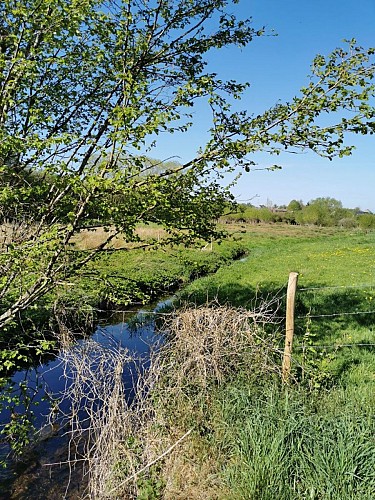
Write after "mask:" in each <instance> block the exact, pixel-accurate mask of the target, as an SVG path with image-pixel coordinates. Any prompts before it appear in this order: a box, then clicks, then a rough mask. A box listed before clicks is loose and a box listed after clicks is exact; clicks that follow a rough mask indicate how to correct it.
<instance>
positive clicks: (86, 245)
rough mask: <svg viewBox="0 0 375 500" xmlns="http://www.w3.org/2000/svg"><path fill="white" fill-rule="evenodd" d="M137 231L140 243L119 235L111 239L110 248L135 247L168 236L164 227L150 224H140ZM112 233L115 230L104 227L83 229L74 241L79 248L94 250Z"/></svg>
mask: <svg viewBox="0 0 375 500" xmlns="http://www.w3.org/2000/svg"><path fill="white" fill-rule="evenodd" d="M135 233H136V235H137V236H138V237H139V238H140V240H141V241H140V243H137V242H135V243H134V242H129V241H127V240H126V238H124V237H123V236H121V235H119V236H116V237H115V238H114V239H113V240H111V243H110V244H109V245H108V248H113V249H120V248H129V247H134V246H137V245H139V244H142V243H144V242H149V241H151V240H155V241H160V240H161V239H162V238H164V237H165V236H166V232H165V231H164V229H162V228H159V227H150V226H139V227H137V228H136V231H135ZM112 234H114V230H110V231H106V230H105V229H104V228H103V227H97V228H95V229H83V230H82V231H80V232H79V233H78V234H76V235H75V236H74V238H73V239H72V243H74V244H75V246H76V247H77V248H78V249H79V250H92V249H94V248H96V247H98V246H99V245H101V244H102V243H103V242H104V241H106V239H107V238H108V236H110V235H112Z"/></svg>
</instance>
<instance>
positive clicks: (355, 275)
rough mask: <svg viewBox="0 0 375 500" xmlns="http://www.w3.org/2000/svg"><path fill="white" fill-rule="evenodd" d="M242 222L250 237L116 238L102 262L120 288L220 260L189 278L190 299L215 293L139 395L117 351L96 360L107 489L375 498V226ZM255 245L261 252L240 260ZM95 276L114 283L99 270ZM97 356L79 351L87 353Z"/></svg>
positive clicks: (157, 494) (185, 296)
mask: <svg viewBox="0 0 375 500" xmlns="http://www.w3.org/2000/svg"><path fill="white" fill-rule="evenodd" d="M230 229H231V230H232V231H234V232H236V233H238V234H236V239H238V240H239V241H237V242H235V241H233V240H232V241H228V242H225V243H223V245H221V246H216V245H215V246H214V249H213V251H212V252H207V251H202V249H189V250H183V249H174V250H172V249H168V250H167V251H165V252H156V253H151V252H147V253H145V252H142V251H140V250H135V251H134V253H133V251H132V253H131V254H130V253H127V252H126V251H125V252H114V253H110V254H108V256H107V257H105V258H102V257H101V258H100V260H98V261H97V262H95V263H94V264H92V265H93V268H92V271H93V272H94V271H95V272H96V271H99V276H101V282H102V283H105V284H106V286H107V285H108V287H107V288H106V289H107V290H110V291H111V290H115V292H116V294H115V295H114V299H113V298H111V297H109V299H110V300H112V299H113V300H114V301H119V303H120V301H121V300H124V299H126V297H132V299H131V300H134V297H137V293H138V292H137V290H138V291H139V296H138V299H139V300H146V298H147V297H149V296H151V295H152V293H154V292H153V291H152V290H154V291H155V293H156V291H158V292H157V293H160V291H161V290H162V289H164V290H165V289H166V284H167V286H169V285H168V283H173V282H174V280H177V281H178V283H187V282H188V281H189V280H191V279H192V278H197V277H199V276H200V275H203V274H207V273H210V272H211V273H212V272H213V271H216V272H215V273H214V274H210V275H208V276H205V277H202V278H199V279H196V280H195V281H194V282H193V283H191V284H189V285H187V286H186V287H185V289H184V290H183V291H182V292H181V294H180V300H181V302H182V301H186V300H187V301H188V302H190V303H191V302H193V303H195V304H203V305H201V306H200V307H198V308H195V309H192V310H190V309H189V308H187V309H186V308H184V309H182V310H180V311H177V312H176V313H175V314H172V315H171V317H170V318H168V323H167V325H166V328H164V331H165V330H166V331H167V335H168V342H166V343H165V344H164V345H163V347H162V349H161V350H159V351H156V352H155V353H154V357H152V359H151V361H150V363H149V364H148V367H149V370H145V372H144V378H142V377H141V378H140V379H139V381H138V382H139V385H138V393H137V394H138V395H137V398H138V399H137V400H136V403H135V404H134V405H131V406H130V407H127V406H124V404H123V403H124V400H123V397H122V392H121V391H122V388H121V384H117V386H116V387H114V388H113V387H112V385H113V380H114V379H113V377H112V376H111V374H109V375H108V371H107V370H106V369H105V368H104V367H105V366H106V363H105V362H103V363H102V362H100V363H96V361H95V359H94V361H95V363H93V364H92V365H91V366H92V369H93V370H97V366H96V365H99V368H100V369H101V371H102V372H103V374H104V377H102V379H103V380H102V382H104V385H103V389H104V393H103V394H104V395H103V401H104V403H103V405H104V406H103V407H106V406H105V405H107V404H108V405H109V406H108V407H109V408H110V411H109V412H107V413H106V414H105V415H104V414H101V413H100V411H101V409H100V408H99V407H98V405H96V404H95V400H93V402H94V404H93V405H92V406H91V410H92V412H93V418H92V420H93V421H95V422H96V423H97V425H96V426H94V427H93V429H94V431H95V432H94V433H93V440H94V441H93V442H90V443H88V444H89V447H88V449H87V450H88V453H89V455H88V458H87V460H88V464H91V465H90V467H91V469H90V470H89V476H90V475H91V477H92V478H93V482H92V483H91V486H92V490H91V493H90V494H91V495H92V496H91V497H92V498H116V495H117V497H120V496H121V495H122V496H121V497H122V498H145V499H146V498H147V499H150V498H155V499H156V498H164V499H189V500H195V499H197V500H198V499H202V498H205V499H206V498H207V499H222V500H224V499H226V500H229V499H233V500H234V499H250V500H271V499H272V500H273V499H281V500H294V499H295V500H305V499H312V500H321V499H329V500H339V499H340V500H341V499H343V500H357V499H358V500H359V499H361V500H362V499H364V500H370V499H372V498H374V496H375V474H374V471H375V440H374V436H375V400H374V397H373V394H374V389H375V350H374V347H373V345H363V344H374V343H375V339H374V326H375V315H374V312H373V310H374V309H375V308H374V306H373V304H374V301H375V233H368V234H364V233H360V232H348V231H338V230H332V229H323V230H320V229H319V228H314V229H310V228H301V227H296V228H294V227H288V226H278V225H273V226H265V225H261V226H259V227H255V226H247V227H242V228H241V227H240V228H238V226H233V227H232V228H230ZM241 231H242V232H241ZM243 231H245V232H243ZM243 251H246V252H247V257H246V258H244V259H241V260H237V261H235V262H231V259H233V257H234V256H238V255H239V254H240V253H241V252H243ZM129 255H131V258H128V256H129ZM145 257H146V258H145ZM230 262H231V263H230ZM223 263H226V264H229V263H230V264H229V265H226V266H221V264H223ZM220 266H221V267H220ZM88 271H89V272H90V269H88ZM290 271H298V272H299V273H300V279H299V290H298V293H297V305H296V316H297V320H296V335H295V342H294V346H293V363H292V366H293V380H292V383H291V384H290V385H289V386H287V387H286V386H282V385H281V382H280V373H279V372H280V365H281V355H280V348H282V344H283V317H284V313H285V291H286V289H285V285H286V282H287V279H288V273H289V272H290ZM125 277H128V278H131V280H133V281H134V282H137V283H138V284H140V285H139V288H138V289H131V287H130V288H127V286H128V285H126V286H125V285H123V284H124V283H125V284H127V283H132V282H133V281H131V280H129V279H126V278H125ZM85 279H88V280H89V279H90V277H89V274H88V275H87V276H86V277H84V276H82V281H81V284H80V286H83V285H84V283H85V281H84V280H85ZM150 284H151V285H152V286H151V288H147V286H149V287H150ZM90 286H91V288H90ZM121 286H123V288H121ZM142 286H144V288H142ZM163 287H164V288H163ZM94 289H95V290H94ZM90 290H93V296H96V297H98V296H99V295H98V287H97V286H96V285H95V284H94V285H93V284H92V283H91V284H88V291H89V292H90ZM84 292H85V293H88V292H87V290H84ZM135 292H136V293H135ZM75 293H77V291H75ZM90 293H91V292H90ZM95 294H96V295H95ZM127 294H128V295H127ZM131 294H132V295H131ZM211 300H215V301H216V306H215V307H212V304H207V302H210V301H211ZM115 303H116V302H115ZM233 306H234V307H233ZM94 350H95V352H97V346H96V347H95V346H94ZM69 352H70V351H69ZM125 354H126V355H127V353H121V356H125ZM110 356H111V354H110ZM121 356H120V357H121ZM125 357H126V356H125ZM83 359H84V356H83V354H81V352H79V353H78V355H77V356H76V360H75V363H76V364H77V366H80V367H81V366H86V364H85V363H82V360H83ZM89 359H93V358H92V355H91V354H90V353H89ZM111 359H112V358H109V360H110V361H111ZM116 359H117V358H116ZM119 359H120V358H119ZM120 361H121V360H120ZM116 362H117V361H116ZM121 363H122V361H121ZM87 365H88V366H89V364H87ZM111 366H112V365H111ZM122 369H123V368H122V366H120V365H119V366H118V367H117V365H116V370H114V372H115V373H117V374H119V373H121V370H122ZM99 371H100V370H99ZM112 371H113V370H112ZM71 372H72V373H74V370H71ZM111 373H112V372H111ZM95 374H96V372H93V373H92V374H91V375H90V376H86V375H85V377H84V381H85V380H92V381H94V382H95V383H94V386H95V390H94V389H92V392H95V391H99V390H101V387H102V386H101V383H102V382H101V379H100V378H98V380H97V379H96V378H95V377H96V375H95ZM94 375H95V376H94ZM99 375H100V373H99ZM101 376H102V375H101ZM108 376H109V378H108ZM75 383H76V382H74V381H73V382H72V384H71V385H70V389H69V390H70V391H71V392H70V393H71V394H73V393H75V387H76V386H75V385H74V384H75ZM80 383H81V386H82V381H81V382H79V380H78V389H79V388H80V387H81V386H80V385H79V384H80ZM84 383H86V382H84ZM73 389H74V390H73ZM81 389H82V387H81ZM116 391H117V392H116ZM78 394H80V395H83V398H84V400H86V399H87V397H86V393H85V391H81V390H79V391H78ZM119 396H121V397H120V400H121V404H119V405H118V404H117V402H118V400H119ZM97 411H99V413H96V412H97ZM111 418H112V420H111ZM95 419H96V420H95ZM181 439H182V440H181ZM180 440H181V441H180ZM98 443H99V445H98ZM98 446H99V447H98ZM168 450H171V451H168ZM90 461H91V462H90ZM140 471H141V472H140Z"/></svg>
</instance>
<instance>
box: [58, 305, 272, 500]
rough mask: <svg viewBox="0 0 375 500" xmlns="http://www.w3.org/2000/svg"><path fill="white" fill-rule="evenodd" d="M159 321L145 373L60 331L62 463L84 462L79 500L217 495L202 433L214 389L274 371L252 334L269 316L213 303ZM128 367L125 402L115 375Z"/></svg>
mask: <svg viewBox="0 0 375 500" xmlns="http://www.w3.org/2000/svg"><path fill="white" fill-rule="evenodd" d="M166 318H167V319H166V321H165V322H164V323H163V327H162V329H163V331H164V339H165V340H164V343H163V344H162V345H161V346H160V345H159V346H157V344H156V345H155V346H154V347H155V348H154V349H151V351H152V352H151V358H150V360H149V361H148V363H147V369H145V368H144V367H142V360H137V359H136V358H134V356H133V355H131V354H130V353H129V352H128V351H127V350H126V349H122V348H121V347H119V346H117V345H115V344H114V343H112V344H111V342H109V341H108V342H106V343H105V345H102V344H99V343H97V342H95V341H94V340H92V339H91V340H88V341H85V342H82V341H80V342H78V343H75V344H73V345H72V343H71V339H69V338H68V337H67V335H66V333H65V334H64V343H63V344H62V346H61V357H62V359H63V362H64V365H65V379H66V390H65V394H64V398H65V400H66V399H67V400H68V401H69V407H70V413H69V415H65V419H67V420H68V422H69V431H68V432H69V433H70V434H71V440H70V454H69V458H68V461H70V463H71V466H72V467H73V466H74V464H75V463H76V462H77V461H83V462H84V465H85V467H84V470H85V474H86V478H87V482H88V486H87V498H91V499H107V498H108V499H110V498H129V499H130V498H138V497H139V496H142V495H143V496H142V497H144V495H145V491H146V492H149V493H147V494H151V493H150V491H151V492H152V495H154V496H152V498H166V499H172V498H180V499H185V498H186V499H188V498H189V499H200V498H202V499H203V498H220V497H221V498H222V497H223V496H222V495H223V494H224V492H225V488H224V486H223V484H222V483H221V480H220V479H219V475H218V470H219V468H220V465H218V462H220V460H221V459H222V458H220V457H215V456H212V452H210V449H209V448H207V443H206V441H205V439H204V438H202V435H201V430H202V427H203V426H204V425H205V426H208V427H209V426H210V418H211V415H210V396H211V394H212V392H213V391H214V390H215V387H217V386H218V385H220V384H222V383H224V382H225V381H227V380H228V379H229V378H230V377H232V376H233V374H234V373H237V372H238V371H239V370H240V371H245V372H246V373H248V374H249V375H250V376H253V375H255V376H256V377H260V376H263V375H265V374H266V373H270V372H274V371H275V370H277V368H276V365H275V363H274V361H273V359H272V358H273V354H274V351H275V350H274V347H273V344H272V342H271V341H269V340H265V339H264V337H263V336H262V335H261V334H262V330H263V328H262V325H263V323H264V322H268V321H270V318H269V317H267V315H266V316H265V315H264V314H263V315H262V314H261V313H254V312H249V311H246V310H239V309H233V308H229V307H222V306H220V307H201V308H196V309H190V308H188V309H185V310H182V311H178V312H176V313H173V314H171V315H167V316H166ZM143 361H144V360H143ZM129 366H131V367H132V368H133V374H134V384H135V397H134V399H133V400H132V401H131V402H129V399H128V400H127V398H126V394H125V388H124V377H123V374H124V370H125V369H128V368H129ZM150 488H151V490H150ZM146 496H147V495H146Z"/></svg>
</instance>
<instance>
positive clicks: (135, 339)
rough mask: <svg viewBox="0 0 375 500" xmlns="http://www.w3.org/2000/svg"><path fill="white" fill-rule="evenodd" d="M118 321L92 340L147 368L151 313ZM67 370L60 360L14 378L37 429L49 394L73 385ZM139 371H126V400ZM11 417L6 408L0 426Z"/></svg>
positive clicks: (63, 406) (152, 338)
mask: <svg viewBox="0 0 375 500" xmlns="http://www.w3.org/2000/svg"><path fill="white" fill-rule="evenodd" d="M170 302H171V301H165V302H161V303H159V304H157V306H156V307H155V309H154V311H153V312H156V311H158V310H159V309H160V308H162V307H163V306H165V305H169V304H170ZM113 320H115V318H113ZM119 320H120V322H117V323H115V324H112V325H105V326H101V325H99V326H98V327H97V328H96V330H95V332H94V334H93V335H92V336H91V337H90V338H91V339H92V340H94V341H95V342H98V343H99V344H100V345H102V346H104V347H106V348H108V349H118V348H119V347H121V348H126V349H128V350H129V352H130V353H135V354H136V355H137V357H138V356H139V357H140V358H142V359H143V366H147V358H148V356H149V353H150V346H151V345H152V344H155V340H156V339H155V335H154V322H153V319H152V314H151V315H150V314H149V313H148V312H147V311H140V312H139V313H138V314H137V315H135V316H133V317H132V318H131V319H129V317H128V318H127V320H128V322H127V323H125V322H122V321H121V319H120V318H119V317H118V316H117V321H119ZM84 342H85V339H80V340H78V344H82V343H84ZM145 361H146V363H145ZM64 369H65V371H66V370H67V367H66V366H65V364H64V363H63V361H62V359H60V358H59V357H57V358H56V359H54V360H50V361H48V362H46V363H45V364H42V365H39V366H37V367H33V368H29V369H27V370H22V371H20V372H17V373H15V374H14V376H13V377H12V379H11V380H12V384H13V391H14V394H19V393H20V390H19V384H20V383H23V382H26V383H27V387H28V390H27V395H28V397H29V398H30V404H29V406H28V410H29V411H30V410H31V411H32V412H34V425H35V427H36V428H41V427H43V426H44V425H45V424H46V423H47V416H48V414H49V411H50V399H49V398H48V397H47V398H46V393H47V394H49V395H50V396H51V397H52V398H53V399H55V398H58V397H59V395H60V394H61V393H62V392H63V391H64V389H65V387H66V384H67V383H70V378H69V377H68V378H66V377H65V376H64ZM136 371H137V370H135V369H134V365H133V366H131V365H130V366H128V367H125V369H124V385H125V391H126V395H127V398H129V399H131V398H132V395H133V384H134V380H135V378H136V375H135V372H136ZM68 375H69V373H68ZM59 407H60V409H61V410H62V411H63V412H64V413H66V412H68V410H69V402H68V401H63V402H61V403H60V404H59ZM25 411H26V407H25V404H21V405H19V406H16V407H14V408H13V412H14V413H16V414H24V413H25ZM10 418H11V412H10V410H6V409H5V410H3V411H1V413H0V425H4V424H5V423H6V422H9V420H10ZM4 451H6V450H5V447H4V445H1V444H0V456H1V455H3V454H4ZM2 452H3V453H2ZM1 476H3V474H0V478H1ZM3 477H4V476H3Z"/></svg>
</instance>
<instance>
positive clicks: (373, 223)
mask: <svg viewBox="0 0 375 500" xmlns="http://www.w3.org/2000/svg"><path fill="white" fill-rule="evenodd" d="M358 223H359V227H360V228H361V229H365V230H369V229H375V215H374V214H363V215H360V216H359V218H358Z"/></svg>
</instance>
